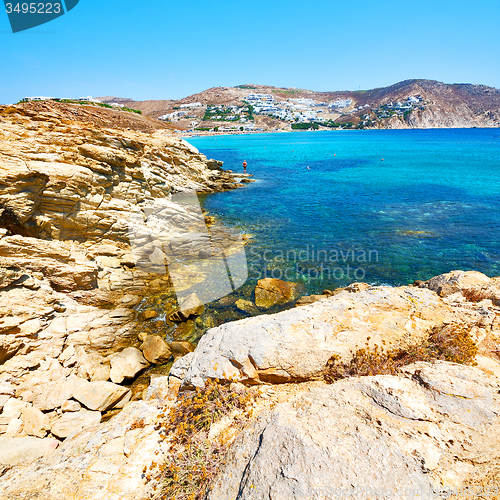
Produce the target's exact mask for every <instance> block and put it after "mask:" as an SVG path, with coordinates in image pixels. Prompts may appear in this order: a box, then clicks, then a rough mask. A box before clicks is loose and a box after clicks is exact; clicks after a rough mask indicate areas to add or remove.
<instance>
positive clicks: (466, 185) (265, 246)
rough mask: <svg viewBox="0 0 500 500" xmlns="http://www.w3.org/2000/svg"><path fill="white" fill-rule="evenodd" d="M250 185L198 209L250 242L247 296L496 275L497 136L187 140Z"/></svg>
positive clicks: (339, 134) (499, 253)
mask: <svg viewBox="0 0 500 500" xmlns="http://www.w3.org/2000/svg"><path fill="white" fill-rule="evenodd" d="M188 140H189V142H190V143H191V144H193V145H194V146H195V147H197V148H198V149H199V150H200V152H202V153H204V154H206V155H207V156H208V157H210V158H215V159H217V160H222V161H224V168H225V169H230V170H233V171H234V172H242V171H243V169H242V162H243V160H246V161H247V163H248V168H247V172H248V173H251V174H253V176H254V179H255V180H256V182H255V183H251V184H247V185H245V187H243V188H241V189H237V190H234V191H229V192H222V193H216V194H210V195H204V196H203V197H202V204H203V206H204V208H206V209H207V210H208V211H209V212H210V213H211V214H213V215H217V216H219V218H220V219H221V220H222V221H224V223H226V224H228V225H229V226H232V227H236V228H238V230H239V231H240V232H241V233H244V234H249V235H250V236H251V239H250V240H249V243H248V245H247V247H246V255H247V261H248V269H249V279H248V281H247V286H249V287H250V286H253V285H254V284H255V283H256V281H257V280H258V279H261V278H265V277H274V278H281V279H284V280H286V281H296V282H299V283H301V284H302V285H303V287H304V291H305V292H306V293H321V291H322V290H324V289H325V288H326V289H332V288H336V287H339V286H345V285H348V284H349V283H352V282H355V281H364V282H368V283H372V284H390V285H401V284H407V283H412V282H413V281H414V280H417V279H420V280H426V279H429V278H431V277H432V276H435V275H437V274H440V273H445V272H448V271H451V270H453V269H462V270H477V271H481V272H483V273H485V274H487V275H489V276H495V275H500V130H498V129H447V130H443V129H437V130H372V131H362V130H353V131H331V132H330V131H326V132H292V133H272V134H252V135H231V136H217V137H193V138H189V139H188Z"/></svg>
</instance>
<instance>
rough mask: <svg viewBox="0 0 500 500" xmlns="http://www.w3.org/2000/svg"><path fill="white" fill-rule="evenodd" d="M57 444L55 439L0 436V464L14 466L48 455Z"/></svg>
mask: <svg viewBox="0 0 500 500" xmlns="http://www.w3.org/2000/svg"><path fill="white" fill-rule="evenodd" d="M58 445H59V442H58V441H57V440H56V439H49V438H45V439H40V438H36V437H16V438H10V437H0V464H2V465H4V466H5V465H8V466H14V465H18V464H24V463H26V462H28V461H31V460H33V459H35V458H39V457H42V456H44V455H49V454H51V453H53V452H54V450H55V449H56V448H57V446H58Z"/></svg>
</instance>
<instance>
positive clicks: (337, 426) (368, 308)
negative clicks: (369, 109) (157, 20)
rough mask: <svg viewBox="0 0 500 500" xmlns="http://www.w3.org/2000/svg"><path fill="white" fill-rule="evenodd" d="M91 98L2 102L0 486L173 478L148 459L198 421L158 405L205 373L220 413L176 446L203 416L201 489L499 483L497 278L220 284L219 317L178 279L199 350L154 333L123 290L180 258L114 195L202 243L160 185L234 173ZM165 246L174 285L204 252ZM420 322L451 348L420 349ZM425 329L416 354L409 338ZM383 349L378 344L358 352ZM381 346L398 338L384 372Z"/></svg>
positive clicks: (80, 489)
mask: <svg viewBox="0 0 500 500" xmlns="http://www.w3.org/2000/svg"><path fill="white" fill-rule="evenodd" d="M85 113H90V114H92V113H95V116H94V115H92V116H90V115H89V116H86V119H85V120H82V119H81V117H80V118H79V117H78V116H73V115H72V113H71V108H68V106H59V105H55V104H54V105H50V106H48V107H47V109H45V110H44V111H40V110H36V111H33V110H30V109H29V106H28V107H27V106H9V107H0V160H1V161H0V228H1V229H0V410H1V413H0V499H9V500H12V499H20V498H34V497H37V498H46V499H56V498H57V499H59V498H65V499H75V500H76V499H79V500H91V499H97V498H99V499H100V498H102V495H103V493H104V494H105V495H106V496H107V497H108V498H110V499H111V500H115V499H116V500H118V499H134V500H138V499H147V498H172V496H169V493H168V491H167V489H166V488H167V486H166V485H167V483H168V481H167V479H168V477H167V476H166V475H165V474H167V473H166V472H165V471H163V472H162V469H161V466H160V467H159V468H158V469H155V468H154V467H153V468H151V465H152V464H155V463H156V464H161V463H169V461H170V462H172V461H174V462H176V461H177V457H179V456H182V454H183V453H185V452H186V450H187V448H186V447H187V446H188V444H187V442H186V441H183V440H182V439H183V438H181V442H180V443H179V442H177V441H176V440H178V439H180V438H179V434H181V435H183V434H186V433H187V429H188V426H189V425H190V424H191V425H192V422H194V421H196V420H195V419H194V420H192V421H187V422H183V421H180V422H179V421H178V419H177V420H175V419H174V420H175V422H177V424H176V425H177V428H176V429H175V432H174V431H172V429H171V427H168V425H167V424H166V422H169V421H170V422H171V421H172V417H171V416H172V415H174V416H175V415H177V416H179V415H182V414H183V413H182V411H183V408H184V406H185V405H186V404H188V403H187V402H189V401H191V402H192V401H195V405H194V406H195V408H199V407H203V404H202V403H199V401H203V398H204V397H208V396H206V395H207V394H208V393H207V391H212V392H210V394H211V395H212V396H213V394H218V396H217V397H219V398H221V400H220V401H218V400H217V398H216V399H212V400H210V404H213V405H214V408H218V406H221V407H224V408H226V410H227V411H226V413H224V412H221V413H220V414H218V418H217V419H215V417H211V423H210V424H209V425H207V426H204V427H203V428H200V429H199V431H200V432H198V433H196V432H195V433H192V434H193V436H194V437H193V439H194V441H193V442H192V443H191V442H189V446H191V444H193V443H194V444H193V446H194V445H195V444H196V443H198V445H199V443H200V442H201V441H200V437H199V436H200V435H203V436H204V438H203V439H204V441H203V446H205V445H206V446H208V448H206V447H205V448H203V450H205V451H204V453H212V455H210V458H211V459H212V462H211V463H216V465H214V466H213V470H211V471H210V472H207V474H206V477H205V478H204V479H203V482H202V483H200V486H199V491H197V492H196V494H195V498H207V499H212V500H215V499H221V500H229V499H230V498H239V499H260V498H268V497H272V498H280V499H284V500H285V499H286V500H288V499H294V498H296V499H299V498H300V499H303V498H311V499H321V498H336V497H338V496H339V495H337V493H336V491H337V490H338V491H341V492H345V495H344V493H342V495H344V496H345V497H347V498H380V499H382V498H389V497H390V496H391V494H390V493H388V489H391V491H392V490H397V491H403V492H404V491H406V490H408V491H413V492H414V491H417V490H418V488H420V489H422V490H423V491H428V492H431V493H429V495H430V496H429V498H438V497H439V496H438V494H434V493H432V492H435V491H441V493H439V495H441V496H442V495H444V494H445V493H446V491H451V492H453V491H458V490H457V489H460V488H465V487H479V486H481V487H488V488H493V487H494V486H495V485H496V484H498V481H497V480H498V470H499V469H498V458H497V451H496V450H498V445H499V444H500V442H499V437H498V433H497V432H496V430H495V429H496V426H497V424H498V423H500V421H499V416H500V398H499V396H498V394H499V391H500V362H499V359H498V353H499V352H500V344H499V342H500V278H489V277H487V276H485V275H483V274H481V273H477V272H472V271H469V272H462V271H453V272H451V273H448V274H445V275H441V276H437V277H435V278H432V279H430V280H429V281H426V282H416V283H415V284H414V285H413V286H407V287H398V288H391V287H375V286H370V285H369V284H365V283H354V284H352V285H350V286H349V287H346V288H342V289H337V290H332V291H325V292H324V294H323V295H316V296H309V297H302V298H300V299H299V295H300V291H299V289H298V288H297V286H296V284H294V283H286V282H282V281H280V280H273V279H264V280H260V281H259V283H258V284H257V287H256V289H255V290H254V292H253V294H252V300H247V299H241V298H240V299H239V300H236V301H235V304H234V307H236V308H237V309H238V310H240V311H242V312H245V313H247V314H249V315H251V316H252V317H248V318H245V319H240V320H238V321H233V322H229V323H225V324H221V325H220V326H216V327H211V326H213V325H210V324H209V322H207V323H206V324H205V323H203V321H205V320H204V319H203V318H201V319H200V314H201V313H202V310H203V307H204V306H203V304H202V302H200V300H199V298H198V297H197V296H196V295H195V294H194V293H190V294H189V295H187V296H186V297H185V298H184V301H183V302H182V303H181V304H180V306H178V305H175V304H173V303H172V306H171V307H170V306H169V308H168V311H166V312H165V314H166V315H168V317H169V321H170V322H171V323H172V324H177V325H179V326H180V327H184V328H185V325H186V324H187V323H188V322H189V321H191V322H192V323H194V322H195V321H198V320H197V319H196V318H199V319H200V322H201V324H202V327H203V329H208V331H207V332H206V333H205V334H204V335H203V337H202V338H201V340H200V342H199V343H198V345H197V346H196V348H194V346H193V345H191V344H190V343H188V342H185V341H182V340H180V341H173V342H166V341H165V338H164V337H163V336H162V335H160V334H157V333H155V330H154V329H151V328H150V327H149V326H148V325H149V323H148V321H150V320H154V318H155V317H156V315H157V314H158V313H157V311H156V310H155V309H152V308H147V307H146V308H145V307H142V308H141V307H139V305H140V304H144V303H146V304H148V302H147V300H145V296H152V295H154V294H166V295H168V294H171V295H172V297H173V296H174V291H173V287H172V281H173V280H175V279H177V278H178V277H177V276H176V275H175V271H176V267H175V265H173V266H169V271H170V275H169V274H166V273H165V272H163V273H161V272H158V267H159V266H160V264H163V261H158V259H157V257H155V256H157V253H155V252H156V247H155V246H154V245H152V244H151V241H150V240H148V239H147V238H145V237H143V236H142V235H140V238H136V240H140V242H141V243H140V245H139V246H138V247H137V246H135V247H132V246H131V245H130V234H131V233H130V228H129V226H130V219H129V218H130V214H136V215H137V214H140V216H141V217H144V218H147V217H149V216H150V215H151V214H152V213H153V214H155V217H157V218H156V219H154V221H156V222H157V221H160V222H163V221H164V220H166V219H161V218H160V217H159V216H157V215H156V214H157V213H159V211H158V210H157V206H158V205H157V204H158V200H167V202H168V203H167V204H166V205H165V204H162V205H161V213H162V214H164V213H168V214H169V217H171V219H168V220H169V221H173V222H172V223H171V226H169V231H170V232H169V238H170V239H169V241H170V242H171V244H170V246H169V250H165V252H166V254H165V258H166V259H167V260H168V259H169V258H173V257H175V256H176V255H179V253H181V254H189V255H191V257H193V258H195V259H198V260H199V261H203V260H204V259H206V258H208V257H209V255H205V253H206V249H205V247H204V246H203V241H204V240H203V238H201V237H199V238H197V239H190V240H189V242H187V241H186V240H185V239H183V238H180V237H179V235H178V233H176V231H175V229H176V227H180V226H181V225H182V224H184V223H185V221H190V222H189V223H190V225H192V226H194V227H198V225H203V226H204V225H205V224H206V223H207V222H209V221H207V220H206V218H205V217H204V216H203V214H201V212H200V214H201V215H200V214H198V216H196V215H195V213H194V212H193V211H192V210H190V209H189V207H186V206H185V205H183V204H182V203H176V202H175V199H176V198H175V195H176V194H177V193H182V192H184V193H185V192H189V191H191V190H195V191H201V192H212V191H218V190H226V189H233V188H237V187H239V186H241V185H242V184H241V182H240V181H241V180H242V179H243V177H242V176H238V175H234V174H232V173H231V172H225V171H223V170H222V165H221V163H220V162H217V161H215V160H209V159H207V158H206V157H205V156H203V155H201V154H200V153H199V152H198V151H197V150H196V149H195V148H193V147H192V146H190V145H189V144H187V143H186V142H184V141H182V140H180V139H178V138H176V137H174V136H173V135H172V134H171V133H169V132H167V131H164V130H160V131H156V132H151V131H150V130H148V131H146V132H141V131H140V126H141V125H140V124H137V127H138V128H139V130H131V129H130V127H129V126H127V127H126V128H119V129H118V128H115V129H113V128H110V127H106V128H104V127H103V126H102V124H99V123H98V122H99V120H101V119H103V118H102V116H101V115H99V113H100V112H99V111H95V110H90V111H85ZM162 203H163V202H162ZM155 207H156V208H155ZM155 210H156V211H155ZM172 214H173V215H172ZM210 223H213V221H211V222H210ZM218 231H220V232H218ZM196 234H198V233H196ZM214 234H215V237H214V239H215V240H216V241H218V242H219V244H218V245H219V246H217V245H216V247H217V248H216V249H215V250H214V252H215V253H217V252H219V251H220V252H222V253H223V254H224V255H230V254H231V252H232V251H235V248H236V246H237V245H236V243H235V241H236V240H234V241H233V240H232V239H231V235H230V234H229V233H228V232H227V230H226V229H224V228H221V229H218V230H216V231H215V232H214ZM228 241H229V243H227V242H228ZM240 243H241V242H240ZM137 248H139V250H140V251H139V253H138V250H137ZM169 252H170V253H169ZM145 257H147V260H148V263H149V264H148V266H142V265H140V264H141V262H143V260H141V259H144V258H145ZM155 259H156V260H155ZM181 265H182V266H183V267H182V269H183V273H184V274H183V275H185V276H188V279H187V282H186V284H185V289H186V290H190V285H192V284H193V283H197V282H198V281H199V280H200V279H201V280H202V278H203V275H202V273H203V267H192V268H191V267H189V265H187V264H186V263H185V262H181V263H180V264H179V266H181ZM155 266H156V267H155ZM176 291H177V292H179V288H176ZM186 293H187V292H186ZM297 299H298V300H297ZM294 303H295V305H296V307H295V308H292V309H288V310H286V311H282V312H278V313H275V314H267V315H262V316H259V315H256V314H258V313H259V312H263V311H270V312H272V311H274V309H273V307H278V306H280V305H283V304H288V305H293V304H294ZM436 332H437V333H438V336H440V339H441V341H442V342H443V339H444V341H445V347H446V348H445V349H441V351H440V355H439V356H436V357H435V359H434V358H432V356H431V358H432V359H431V358H429V356H428V352H430V351H429V349H428V342H429V339H430V338H432V336H433V335H435V334H436ZM464 332H465V333H464ZM422 346H427V347H425V349H427V350H425V354H426V355H427V357H425V356H423V357H422V356H420V357H418V356H417V355H416V354H415V353H416V352H417V353H420V354H419V355H421V354H422V352H424V351H422ZM471 346H473V347H471ZM377 349H383V352H384V353H385V354H383V355H379V354H377V356H378V358H376V357H375V358H374V357H373V355H372V354H370V353H374V352H379V351H377ZM419 349H420V350H419ZM464 350H466V351H467V352H466V354H467V356H465V357H463V359H462V358H460V356H459V355H458V354H457V353H460V352H462V351H464ZM361 352H362V353H363V356H364V358H363V357H362V356H361V355H359V353H361ZM389 352H391V353H394V352H399V353H413V354H412V356H413V358H411V357H409V358H408V359H410V358H411V359H412V361H411V362H408V363H407V364H404V363H400V364H399V365H397V366H396V365H394V367H393V369H392V371H387V370H386V371H383V370H382V371H381V369H380V366H382V365H383V366H388V365H387V362H386V361H387V360H386V359H385V358H383V357H384V356H386V357H387V356H388V355H387V353H389ZM433 352H434V351H433ZM358 355H359V358H357V356H358ZM370 356H371V357H370ZM391 356H393V357H394V355H391ZM172 358H174V359H175V360H174V362H173V364H172V366H171V367H170V366H169V365H165V363H166V362H167V361H168V360H169V359H172ZM357 359H364V360H371V362H373V363H374V364H376V363H375V362H374V361H373V360H375V359H376V360H377V363H378V365H380V366H379V367H378V368H377V367H374V366H370V363H368V367H367V368H366V367H365V368H366V369H365V371H362V370H361V371H358V372H353V374H350V375H346V373H347V372H348V370H347V369H346V370H344V372H345V373H343V375H342V377H341V379H340V380H337V379H335V380H333V379H332V377H331V373H332V371H331V370H332V363H337V364H338V366H341V367H342V366H344V367H347V366H351V365H352V364H353V360H354V361H356V360H357ZM398 359H399V358H398ZM381 360H382V361H383V362H384V363H385V364H383V363H382V364H381V362H380V361H381ZM390 361H391V362H393V358H391V359H390ZM349 363H350V364H351V365H349ZM378 365H377V366H378ZM156 366H167V369H166V370H163V369H158V370H156V369H155V367H156ZM391 366H392V365H391ZM377 370H378V371H377ZM339 373H340V372H339ZM141 377H143V378H141ZM329 377H330V378H329ZM214 380H217V381H218V382H217V383H218V384H221V387H225V389H224V391H228V393H227V394H226V393H224V392H223V391H222V390H221V391H219V392H217V389H215V390H214V388H213V387H214V386H213V384H214V382H213V381H214ZM224 394H226V395H225V396H224V398H226V399H224V398H223V397H222V396H223V395H224ZM228 394H229V395H228ZM212 396H211V397H212ZM193 398H194V399H193ZM196 398H201V399H196ZM222 399H224V401H222ZM196 401H198V403H196ZM228 401H229V402H231V401H236V402H237V403H235V405H234V406H231V405H229V404H226V403H228ZM189 404H191V403H189ZM224 404H226V406H224ZM196 405H198V406H196ZM188 414H189V413H186V415H188ZM176 418H177V417H176ZM188 420H189V419H188ZM204 425H205V424H204ZM184 426H186V427H184ZM166 429H167V431H168V432H167V431H166ZM183 429H185V430H186V432H184V431H183ZM195 430H196V429H195ZM203 433H205V434H203ZM186 435H187V434H186ZM197 436H198V437H197ZM197 439H198V441H196V440H197ZM211 447H213V449H212V448H211ZM207 449H208V450H209V451H208V452H207V451H206V450H207ZM210 450H212V451H210ZM213 450H215V451H213ZM220 450H224V456H225V458H224V459H222V457H219V456H218V455H217V453H221V452H220ZM175 453H177V454H178V453H180V454H181V455H176V454H175ZM214 457H215V458H214ZM191 465H192V464H189V463H187V464H186V463H184V464H180V465H178V467H179V468H180V469H179V471H178V472H175V473H173V474H174V475H173V476H172V478H173V479H172V478H171V479H172V481H173V482H174V483H179V481H176V480H175V477H176V476H175V474H180V473H181V472H182V470H181V469H182V467H187V469H186V470H188V472H189V471H190V470H191V469H189V467H190V466H191ZM175 467H177V465H176V466H175ZM148 470H150V472H147V471H148ZM184 472H185V470H184ZM189 474H191V472H189ZM189 474H188V476H189ZM172 481H171V482H172ZM168 484H171V483H168ZM155 486H156V487H157V488H158V490H157V492H156V493H155V492H154V490H153V487H155ZM353 488H354V490H353ZM363 488H364V489H363ZM368 488H370V492H368ZM454 489H455V490H454ZM375 490H377V491H376V493H374V492H373V491H375ZM443 491H444V492H445V493H442V492H443ZM177 493H178V495H179V498H188V496H187V494H186V492H185V491H177ZM177 493H176V494H177ZM182 495H184V496H182ZM415 495H416V494H413V497H415ZM432 495H434V496H432ZM400 496H402V497H404V494H402V495H400ZM407 496H408V495H407ZM417 496H418V495H417ZM420 496H422V495H420ZM490 496H492V497H493V498H495V497H494V496H493V495H490ZM413 497H412V498H413ZM191 498H193V497H191ZM424 498H425V497H424ZM457 498H461V497H460V494H458V496H457Z"/></svg>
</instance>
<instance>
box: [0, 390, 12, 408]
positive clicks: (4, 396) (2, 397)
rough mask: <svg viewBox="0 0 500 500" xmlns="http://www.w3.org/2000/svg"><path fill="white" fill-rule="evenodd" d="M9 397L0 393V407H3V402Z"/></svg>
mask: <svg viewBox="0 0 500 500" xmlns="http://www.w3.org/2000/svg"><path fill="white" fill-rule="evenodd" d="M9 399H10V396H7V395H6V394H0V409H3V406H4V404H5V403H6V402H7V401H8V400H9Z"/></svg>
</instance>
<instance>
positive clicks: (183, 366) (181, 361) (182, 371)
mask: <svg viewBox="0 0 500 500" xmlns="http://www.w3.org/2000/svg"><path fill="white" fill-rule="evenodd" d="M193 358H194V353H192V352H190V353H189V354H186V355H185V356H182V357H179V358H177V359H176V360H175V361H174V363H173V365H172V366H171V368H170V373H169V376H171V377H176V378H178V379H179V380H183V379H184V377H185V376H186V373H187V371H188V368H189V366H190V365H191V362H192V361H193Z"/></svg>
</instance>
